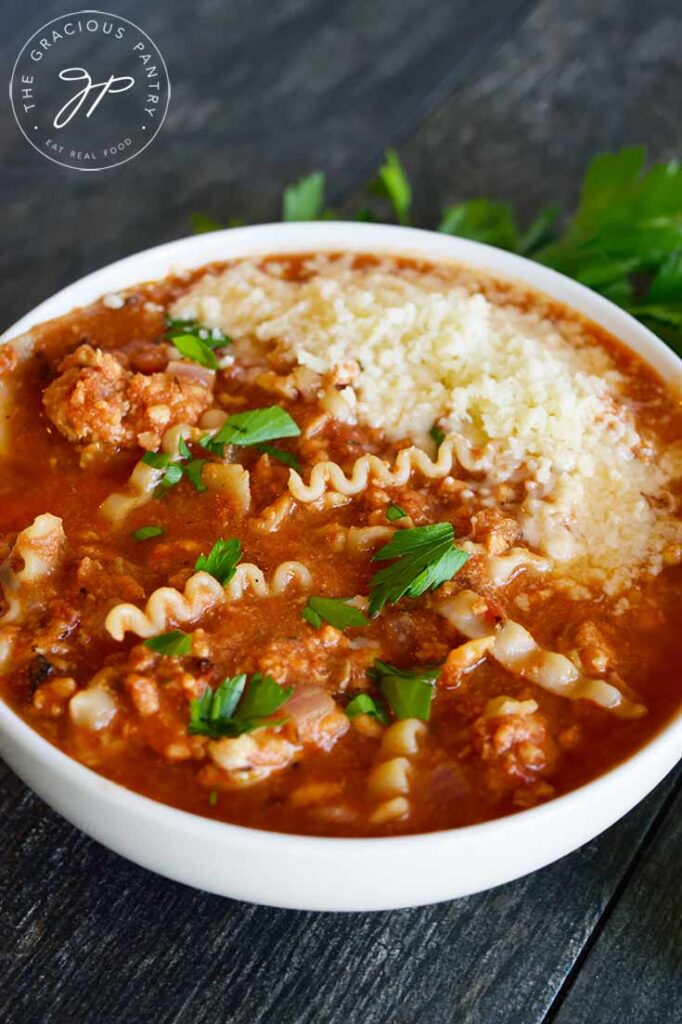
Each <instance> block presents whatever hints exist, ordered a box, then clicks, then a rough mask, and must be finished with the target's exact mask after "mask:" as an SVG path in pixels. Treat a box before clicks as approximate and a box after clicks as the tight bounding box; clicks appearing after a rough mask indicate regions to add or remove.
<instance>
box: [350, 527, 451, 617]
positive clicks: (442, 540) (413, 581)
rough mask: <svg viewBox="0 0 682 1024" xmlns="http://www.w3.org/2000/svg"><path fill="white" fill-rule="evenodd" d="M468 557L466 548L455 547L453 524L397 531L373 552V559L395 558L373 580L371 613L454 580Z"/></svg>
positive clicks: (370, 603) (370, 599)
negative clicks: (402, 598)
mask: <svg viewBox="0 0 682 1024" xmlns="http://www.w3.org/2000/svg"><path fill="white" fill-rule="evenodd" d="M469 557H470V556H469V555H468V554H467V552H466V551H462V550H461V549H460V548H457V547H455V546H454V531H453V529H452V525H451V524H450V523H433V524H432V525H431V526H416V527H414V529H411V530H398V531H397V532H396V533H395V534H394V535H393V537H392V538H391V540H390V541H389V542H388V544H386V545H385V546H384V547H383V548H380V549H379V551H377V553H376V554H375V555H374V559H373V560H374V561H384V560H385V559H387V558H395V559H396V561H395V562H394V563H393V565H390V566H388V567H387V568H385V569H381V570H380V571H379V572H378V573H377V574H376V575H375V576H374V578H373V580H372V583H371V588H372V589H371V594H370V598H369V613H370V615H376V614H377V613H378V612H380V611H381V609H382V608H383V607H384V605H385V604H386V603H387V602H389V601H390V602H391V604H395V602H396V601H399V600H400V598H401V597H420V596H421V595H422V594H423V593H425V592H426V591H427V590H433V589H434V588H435V587H438V586H440V584H441V583H444V582H445V581H446V580H449V579H452V577H453V576H454V575H455V573H456V572H459V570H460V569H461V568H462V566H463V565H464V564H465V563H466V562H467V561H468V560H469Z"/></svg>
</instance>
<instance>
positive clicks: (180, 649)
mask: <svg viewBox="0 0 682 1024" xmlns="http://www.w3.org/2000/svg"><path fill="white" fill-rule="evenodd" d="M144 646H145V647H148V648H149V649H150V651H156V653H157V654H167V655H181V654H189V652H190V650H191V648H192V634H191V633H183V632H182V630H181V629H171V630H170V632H168V633H159V635H158V636H151V637H150V638H149V639H148V640H145V642H144Z"/></svg>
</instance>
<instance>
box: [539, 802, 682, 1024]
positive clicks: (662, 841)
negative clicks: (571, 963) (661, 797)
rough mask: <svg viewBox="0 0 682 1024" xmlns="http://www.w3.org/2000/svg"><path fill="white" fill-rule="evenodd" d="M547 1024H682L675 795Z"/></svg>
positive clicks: (680, 843) (681, 893) (681, 813)
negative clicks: (615, 1023) (614, 1023)
mask: <svg viewBox="0 0 682 1024" xmlns="http://www.w3.org/2000/svg"><path fill="white" fill-rule="evenodd" d="M668 803H669V806H668V808H667V814H666V815H665V817H664V818H663V819H662V820H661V822H660V827H659V828H658V829H655V830H653V832H654V834H653V835H652V836H651V839H650V841H648V842H647V844H646V846H645V848H644V849H643V850H642V853H641V854H640V856H639V857H637V859H636V862H635V865H634V871H633V873H632V877H631V878H630V879H629V884H628V886H627V888H626V889H625V891H624V892H623V895H622V898H621V899H620V900H619V901H618V902H617V903H616V905H615V907H614V909H613V913H612V914H611V915H608V917H607V916H606V915H605V919H604V920H603V921H602V922H601V923H600V928H599V933H598V935H597V936H596V939H595V941H594V943H593V944H592V945H591V948H590V951H589V954H588V956H587V957H586V959H585V961H584V963H581V965H580V970H579V971H578V972H576V974H575V976H572V977H571V978H570V979H569V982H568V984H567V986H566V988H565V991H563V992H562V993H561V997H560V999H559V1000H558V1001H557V1005H556V1007H554V1008H553V1012H551V1013H550V1015H549V1016H548V1021H547V1024H550V1021H551V1024H607V1022H609V1021H618V1022H619V1024H642V1022H644V1021H661V1022H663V1021H665V1022H666V1024H675V1022H678V1024H679V1022H680V1021H682V972H681V971H680V965H681V964H682V886H681V885H680V861H681V860H682V790H681V789H680V786H679V785H678V787H677V790H676V792H675V794H674V795H672V794H671V798H669V801H668ZM554 1011H556V1012H554Z"/></svg>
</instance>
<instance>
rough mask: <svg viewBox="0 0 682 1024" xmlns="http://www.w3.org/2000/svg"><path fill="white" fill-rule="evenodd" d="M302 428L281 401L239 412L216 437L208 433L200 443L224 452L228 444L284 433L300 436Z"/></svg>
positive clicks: (273, 437) (248, 442)
mask: <svg viewBox="0 0 682 1024" xmlns="http://www.w3.org/2000/svg"><path fill="white" fill-rule="evenodd" d="M300 433H301V431H300V430H299V428H298V426H297V425H296V423H295V422H294V420H292V418H291V416H290V415H289V413H288V412H285V410H284V409H282V408H281V407H280V406H279V405H271V406H268V407H267V408H265V409H250V410H249V411H248V412H237V413H234V415H233V416H228V418H227V419H226V420H225V422H224V423H223V425H222V427H221V428H220V430H219V431H218V432H217V434H215V435H214V436H213V437H211V436H210V435H206V437H205V438H202V439H201V441H200V442H199V444H200V445H201V446H202V447H204V448H207V449H208V450H209V451H212V452H218V453H220V454H222V453H223V451H224V448H225V445H228V444H236V445H252V444H263V443H264V442H265V441H275V440H278V439H279V438H281V437H297V436H298V435H299V434H300Z"/></svg>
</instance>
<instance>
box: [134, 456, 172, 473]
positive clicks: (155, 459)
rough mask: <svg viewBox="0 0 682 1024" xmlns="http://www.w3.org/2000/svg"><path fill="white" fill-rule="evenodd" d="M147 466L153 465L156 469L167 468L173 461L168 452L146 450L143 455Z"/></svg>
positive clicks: (143, 460)
mask: <svg viewBox="0 0 682 1024" xmlns="http://www.w3.org/2000/svg"><path fill="white" fill-rule="evenodd" d="M141 461H142V462H144V464H145V466H153V468H154V469H165V468H166V466H168V465H169V463H170V461H171V457H170V455H168V454H167V453H166V452H145V453H144V455H143V456H142V460H141Z"/></svg>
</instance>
